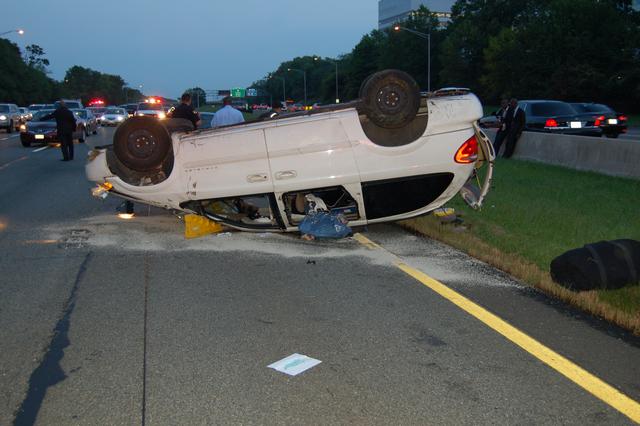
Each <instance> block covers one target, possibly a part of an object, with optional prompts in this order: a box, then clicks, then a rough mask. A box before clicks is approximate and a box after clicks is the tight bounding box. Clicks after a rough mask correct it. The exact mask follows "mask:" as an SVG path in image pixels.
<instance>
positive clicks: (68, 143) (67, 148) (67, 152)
mask: <svg viewBox="0 0 640 426" xmlns="http://www.w3.org/2000/svg"><path fill="white" fill-rule="evenodd" d="M52 118H55V119H56V130H57V131H58V140H59V141H60V149H61V150H62V161H69V160H73V132H75V130H76V118H75V117H74V115H73V113H72V112H71V111H70V110H69V108H67V106H66V105H65V103H64V101H63V100H60V106H59V107H58V108H57V109H56V110H55V111H53V112H52V113H51V114H47V115H45V116H44V117H42V118H41V120H42V121H46V120H50V119H52Z"/></svg>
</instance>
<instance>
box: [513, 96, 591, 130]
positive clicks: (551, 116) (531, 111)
mask: <svg viewBox="0 0 640 426" xmlns="http://www.w3.org/2000/svg"><path fill="white" fill-rule="evenodd" d="M518 105H519V106H520V108H522V109H523V110H524V112H525V115H526V124H525V129H524V130H525V131H531V132H547V133H558V134H568V135H582V136H601V135H602V129H601V128H600V127H599V126H597V125H596V124H595V119H594V118H593V116H592V114H581V113H578V112H577V111H576V110H575V109H573V107H572V106H571V105H569V104H568V103H566V102H562V101H551V100H524V101H519V102H518Z"/></svg>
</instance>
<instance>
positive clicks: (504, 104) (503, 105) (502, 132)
mask: <svg viewBox="0 0 640 426" xmlns="http://www.w3.org/2000/svg"><path fill="white" fill-rule="evenodd" d="M508 112H509V100H508V99H502V101H500V109H499V110H498V111H496V112H494V113H493V115H495V116H496V118H497V119H498V124H500V127H499V128H498V131H497V132H496V138H495V140H494V141H493V150H494V151H495V152H496V157H497V156H498V153H499V152H500V147H501V146H502V142H504V139H505V137H506V136H507V123H506V117H507V113H508Z"/></svg>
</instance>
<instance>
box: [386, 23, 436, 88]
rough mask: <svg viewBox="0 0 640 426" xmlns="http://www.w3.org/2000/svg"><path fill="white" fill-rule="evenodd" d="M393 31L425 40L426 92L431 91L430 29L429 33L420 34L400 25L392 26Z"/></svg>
mask: <svg viewBox="0 0 640 426" xmlns="http://www.w3.org/2000/svg"><path fill="white" fill-rule="evenodd" d="M393 30H394V31H400V30H404V31H407V32H410V33H411V34H414V35H417V36H418V37H421V38H426V39H427V92H430V91H431V29H429V33H421V32H420V31H416V30H412V29H411V28H406V27H401V26H400V25H394V27H393Z"/></svg>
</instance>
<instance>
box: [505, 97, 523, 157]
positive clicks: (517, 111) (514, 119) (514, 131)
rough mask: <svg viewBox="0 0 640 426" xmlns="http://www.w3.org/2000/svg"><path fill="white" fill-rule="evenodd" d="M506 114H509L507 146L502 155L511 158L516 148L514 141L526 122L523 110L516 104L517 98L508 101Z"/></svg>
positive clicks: (516, 140) (518, 136) (518, 137)
mask: <svg viewBox="0 0 640 426" xmlns="http://www.w3.org/2000/svg"><path fill="white" fill-rule="evenodd" d="M507 115H509V116H510V117H511V119H510V120H509V125H508V126H507V137H506V140H507V146H506V147H505V149H504V156H503V157H504V158H511V156H512V155H513V152H514V151H515V149H516V143H517V142H518V139H520V135H522V131H523V130H524V125H525V122H526V117H525V114H524V111H523V110H522V108H520V106H518V100H517V99H515V98H512V99H511V101H510V102H509V113H508V114H507Z"/></svg>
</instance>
